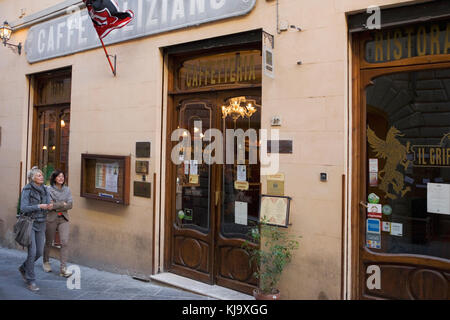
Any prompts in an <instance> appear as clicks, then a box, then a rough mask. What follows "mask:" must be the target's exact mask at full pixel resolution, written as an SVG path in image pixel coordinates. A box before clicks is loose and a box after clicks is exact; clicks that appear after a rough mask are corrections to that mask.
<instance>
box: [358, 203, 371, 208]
mask: <svg viewBox="0 0 450 320" xmlns="http://www.w3.org/2000/svg"><path fill="white" fill-rule="evenodd" d="M359 205H360V206H361V207H364V208H366V209H367V208H369V206H368V205H367V203H365V202H364V201H360V202H359Z"/></svg>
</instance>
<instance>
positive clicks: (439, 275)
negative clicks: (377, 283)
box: [363, 262, 450, 300]
mask: <svg viewBox="0 0 450 320" xmlns="http://www.w3.org/2000/svg"><path fill="white" fill-rule="evenodd" d="M369 265H378V266H379V267H380V270H381V275H380V276H381V289H373V290H369V289H368V288H367V286H366V285H364V286H363V287H364V289H363V295H364V298H366V299H379V298H381V299H396V300H398V299H401V300H448V299H450V291H449V289H450V278H449V276H448V273H446V272H444V271H442V270H438V269H431V268H421V267H417V266H414V265H396V264H379V263H376V262H365V263H364V266H365V268H367V267H368V266H369ZM368 277H369V275H367V274H366V276H365V279H364V283H365V282H366V281H367V278H368Z"/></svg>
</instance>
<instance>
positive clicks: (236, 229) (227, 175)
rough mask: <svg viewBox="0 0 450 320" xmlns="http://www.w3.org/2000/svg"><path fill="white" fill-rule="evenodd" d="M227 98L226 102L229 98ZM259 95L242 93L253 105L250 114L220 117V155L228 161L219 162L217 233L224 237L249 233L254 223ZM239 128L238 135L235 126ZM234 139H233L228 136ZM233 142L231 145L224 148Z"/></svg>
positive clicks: (257, 174)
mask: <svg viewBox="0 0 450 320" xmlns="http://www.w3.org/2000/svg"><path fill="white" fill-rule="evenodd" d="M233 98H235V97H232V98H229V99H227V100H226V101H225V102H226V105H229V102H230V100H231V99H233ZM257 100H259V99H257V98H254V97H249V96H247V97H246V103H244V104H246V105H248V104H249V103H251V104H252V106H253V107H254V108H256V111H255V113H253V114H252V115H251V116H250V117H248V116H243V117H239V118H238V119H233V116H232V115H228V116H226V117H225V118H223V119H222V122H223V124H222V126H223V132H224V155H225V156H224V159H229V158H230V155H229V153H232V155H231V159H233V162H232V163H229V162H230V161H226V163H225V164H224V165H223V166H222V167H223V169H222V183H223V186H222V192H223V197H222V206H221V208H222V214H221V234H222V235H223V236H225V237H226V238H241V239H245V238H248V237H249V231H250V229H251V228H252V227H254V226H256V225H257V224H258V212H259V198H260V189H261V184H260V166H259V158H258V157H259V147H258V141H259V140H258V134H259V129H260V128H261V106H260V104H259V101H257ZM239 129H241V130H242V131H241V134H243V135H239V133H238V130H239ZM227 130H234V133H236V135H229V134H226V132H227ZM230 138H232V139H234V142H231V141H229V139H230ZM227 146H233V148H227Z"/></svg>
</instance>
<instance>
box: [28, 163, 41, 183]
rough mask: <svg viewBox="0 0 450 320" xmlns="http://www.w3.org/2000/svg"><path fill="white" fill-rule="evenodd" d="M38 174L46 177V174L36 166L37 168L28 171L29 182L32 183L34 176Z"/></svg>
mask: <svg viewBox="0 0 450 320" xmlns="http://www.w3.org/2000/svg"><path fill="white" fill-rule="evenodd" d="M37 173H41V174H42V175H44V174H43V173H42V171H41V169H39V167H36V166H35V167H33V168H31V169H30V170H29V171H28V173H27V178H28V182H32V181H33V178H34V176H35V175H36V174H37Z"/></svg>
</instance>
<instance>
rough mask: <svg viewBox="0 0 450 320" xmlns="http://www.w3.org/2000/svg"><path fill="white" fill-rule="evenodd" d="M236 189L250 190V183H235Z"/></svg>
mask: <svg viewBox="0 0 450 320" xmlns="http://www.w3.org/2000/svg"><path fill="white" fill-rule="evenodd" d="M234 188H235V189H236V190H248V188H249V183H248V181H235V182H234Z"/></svg>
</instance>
